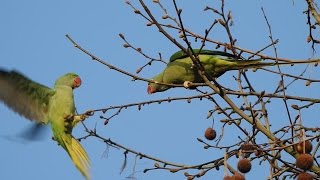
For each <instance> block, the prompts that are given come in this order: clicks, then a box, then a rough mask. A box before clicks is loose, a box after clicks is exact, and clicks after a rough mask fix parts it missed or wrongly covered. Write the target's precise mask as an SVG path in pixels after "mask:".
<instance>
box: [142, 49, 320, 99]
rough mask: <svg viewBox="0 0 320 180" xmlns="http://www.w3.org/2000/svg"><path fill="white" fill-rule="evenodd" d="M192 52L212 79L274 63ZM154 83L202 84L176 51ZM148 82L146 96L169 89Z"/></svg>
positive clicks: (184, 55)
mask: <svg viewBox="0 0 320 180" xmlns="http://www.w3.org/2000/svg"><path fill="white" fill-rule="evenodd" d="M193 52H194V53H195V54H196V55H198V58H199V60H200V62H201V64H202V66H203V67H204V69H205V71H206V73H207V74H208V75H210V76H211V77H212V78H217V77H219V76H221V75H222V74H224V73H225V72H227V71H230V70H240V69H249V68H261V67H265V66H274V65H276V63H275V62H261V61H262V59H257V60H242V59H239V57H237V56H235V55H233V54H229V53H226V52H222V51H211V50H201V52H200V49H193ZM314 62H320V60H311V61H296V62H292V63H291V62H290V63H285V62H284V63H278V64H279V65H290V64H296V63H314ZM152 80H154V81H155V82H158V83H165V84H183V83H185V82H188V81H190V82H193V83H202V82H203V79H202V78H201V77H200V76H199V74H198V72H197V71H196V69H195V68H193V62H192V60H191V58H190V57H189V56H188V55H187V54H185V53H184V52H183V51H178V52H176V53H174V54H173V55H172V56H171V57H170V61H169V63H168V64H167V67H166V68H165V69H164V70H163V71H162V72H161V73H160V74H158V75H156V76H154V77H153V78H152ZM158 83H154V82H149V84H148V89H147V91H148V94H152V93H156V92H162V91H166V90H168V89H170V88H171V87H170V86H168V85H164V84H158Z"/></svg>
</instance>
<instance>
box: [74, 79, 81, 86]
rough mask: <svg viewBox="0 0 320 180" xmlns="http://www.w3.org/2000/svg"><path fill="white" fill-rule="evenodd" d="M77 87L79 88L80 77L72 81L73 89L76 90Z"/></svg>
mask: <svg viewBox="0 0 320 180" xmlns="http://www.w3.org/2000/svg"><path fill="white" fill-rule="evenodd" d="M79 86H81V79H80V77H76V78H74V80H73V88H77V87H79Z"/></svg>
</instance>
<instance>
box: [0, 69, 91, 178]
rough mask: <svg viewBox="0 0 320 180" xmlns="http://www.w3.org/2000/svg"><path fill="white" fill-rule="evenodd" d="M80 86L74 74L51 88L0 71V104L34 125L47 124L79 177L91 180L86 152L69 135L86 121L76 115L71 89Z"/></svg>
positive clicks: (17, 75)
mask: <svg viewBox="0 0 320 180" xmlns="http://www.w3.org/2000/svg"><path fill="white" fill-rule="evenodd" d="M80 85H81V79H80V77H79V76H78V75H76V74H74V73H68V74H65V75H63V76H61V77H60V78H59V79H57V80H56V82H55V84H54V88H53V89H51V88H48V87H46V86H44V85H41V84H39V83H37V82H34V81H32V80H30V79H29V78H27V77H25V76H24V75H22V74H20V73H19V72H16V71H6V70H3V69H0V101H2V102H3V103H4V104H6V105H7V106H8V107H9V108H11V109H12V110H13V111H15V112H17V113H19V114H20V115H22V116H24V117H25V118H27V119H29V120H32V121H35V122H36V123H37V124H48V123H50V124H51V129H52V132H53V138H54V140H56V141H57V142H58V144H59V145H61V146H62V147H63V148H64V149H65V150H66V151H67V153H68V154H69V156H70V158H71V160H72V161H73V163H74V164H75V166H76V167H77V168H78V170H79V171H80V172H81V174H82V175H83V176H84V177H85V178H86V179H90V176H89V172H88V170H89V166H90V163H89V158H88V156H87V153H86V151H85V150H84V149H83V147H82V146H81V145H80V143H79V142H78V140H76V139H75V138H74V137H73V136H72V134H71V133H72V129H73V127H74V126H75V125H76V124H77V123H78V122H80V121H82V120H84V119H85V116H80V115H75V105H74V99H73V90H74V89H75V88H77V87H79V86H80Z"/></svg>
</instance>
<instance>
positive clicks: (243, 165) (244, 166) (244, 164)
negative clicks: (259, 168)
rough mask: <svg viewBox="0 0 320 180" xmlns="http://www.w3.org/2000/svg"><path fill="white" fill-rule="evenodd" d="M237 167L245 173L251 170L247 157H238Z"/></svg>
mask: <svg viewBox="0 0 320 180" xmlns="http://www.w3.org/2000/svg"><path fill="white" fill-rule="evenodd" d="M237 167H238V170H239V171H240V172H242V173H247V172H249V171H250V170H251V162H250V160H248V159H240V160H239V161H238V166H237Z"/></svg>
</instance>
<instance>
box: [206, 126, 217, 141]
mask: <svg viewBox="0 0 320 180" xmlns="http://www.w3.org/2000/svg"><path fill="white" fill-rule="evenodd" d="M216 136H217V133H216V131H215V130H214V129H213V128H211V127H209V128H207V129H206V131H205V133H204V137H205V138H206V139H208V140H214V138H216Z"/></svg>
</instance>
